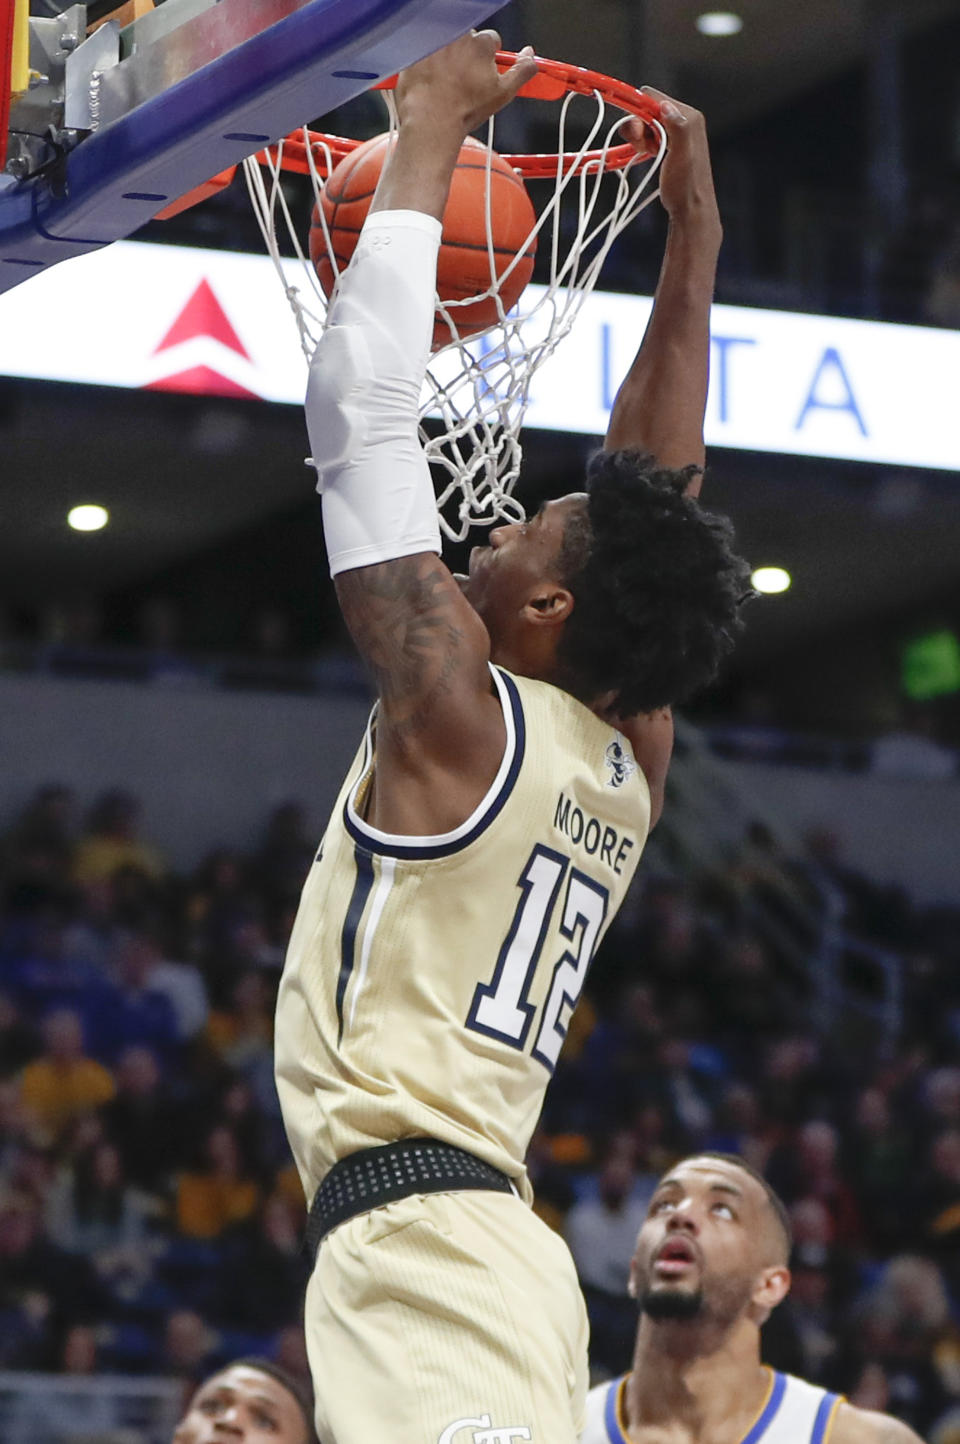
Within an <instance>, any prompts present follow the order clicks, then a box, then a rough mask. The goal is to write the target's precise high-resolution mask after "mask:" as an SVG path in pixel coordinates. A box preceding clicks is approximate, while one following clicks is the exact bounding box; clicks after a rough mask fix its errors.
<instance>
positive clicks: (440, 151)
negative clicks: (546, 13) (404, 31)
mask: <svg viewBox="0 0 960 1444" xmlns="http://www.w3.org/2000/svg"><path fill="white" fill-rule="evenodd" d="M498 46H499V37H498V36H497V35H496V33H495V32H494V31H483V32H480V33H470V34H469V35H465V36H463V37H461V39H460V40H458V41H456V42H454V44H453V45H450V46H447V47H446V48H445V49H444V50H441V51H438V52H437V54H435V55H433V56H430V57H429V58H428V59H426V60H424V61H421V62H420V63H419V64H417V65H415V66H412V67H411V68H410V69H409V70H408V71H406V72H404V73H403V74H402V75H401V76H400V79H399V82H398V86H397V97H396V98H397V110H398V115H399V137H398V140H397V143H396V147H395V149H394V152H393V154H392V156H391V158H390V160H389V162H388V164H387V166H386V167H385V170H384V173H383V176H382V177H381V182H380V185H379V187H378V190H377V194H376V196H375V198H374V201H373V203H372V205H371V209H370V215H369V216H368V218H367V221H366V224H365V226H364V229H363V233H362V235H361V238H360V242H359V244H358V246H357V249H356V252H355V253H354V257H353V260H352V261H351V264H350V266H349V268H348V269H347V271H346V272H345V273H344V275H343V277H342V279H341V282H340V285H339V289H338V293H337V296H336V299H335V301H334V303H333V305H332V307H331V310H330V315H329V320H328V325H327V328H326V330H325V332H324V334H323V336H322V337H321V340H320V342H319V344H318V346H317V349H316V353H315V355H314V358H313V362H312V364H311V370H310V381H309V385H308V391H307V401H306V411H307V425H308V430H309V434H310V441H311V446H312V449H313V457H314V461H315V463H316V466H317V471H318V474H319V477H320V486H319V489H320V490H321V491H322V494H323V519H324V532H325V536H326V542H327V551H328V555H329V558H330V568H331V572H332V574H333V575H334V577H335V579H336V585H337V595H338V598H339V601H340V606H341V609H342V611H343V615H344V618H345V620H346V622H347V625H348V627H349V629H350V631H351V633H352V635H353V638H354V641H355V642H356V644H357V646H358V648H359V650H360V652H361V654H362V656H363V657H364V659H365V660H366V662H367V663H368V665H369V666H370V668H371V670H372V672H373V674H374V678H375V680H376V684H377V688H378V691H379V693H380V698H381V709H380V717H379V722H378V739H377V755H378V767H377V770H378V789H379V790H378V805H379V803H381V802H382V800H383V795H384V789H383V786H382V784H383V783H384V779H385V778H388V777H389V778H391V786H392V780H393V774H394V773H398V774H399V775H400V778H401V785H402V782H403V779H404V777H406V778H407V779H409V777H410V776H413V777H414V778H415V779H416V781H417V782H418V784H422V783H423V781H424V780H425V773H426V775H427V780H428V781H429V780H430V777H431V773H430V769H431V768H433V767H435V766H436V765H437V764H442V763H443V761H444V760H445V759H446V760H450V761H452V760H454V759H456V760H457V761H458V762H459V764H460V768H461V773H462V774H464V775H465V780H466V785H467V789H468V791H469V786H470V780H471V779H470V773H471V770H473V771H475V772H476V773H477V774H478V776H479V777H481V780H485V781H487V782H488V781H489V776H488V775H487V774H489V775H492V773H493V772H494V771H495V769H496V765H497V762H498V761H499V752H500V751H502V747H503V739H504V732H503V722H502V718H501V716H500V711H499V706H498V704H497V702H496V701H495V699H494V697H493V695H492V692H491V683H490V677H489V673H488V670H487V658H488V654H489V640H488V638H487V634H486V630H485V628H484V626H483V623H482V622H481V621H480V619H479V617H478V616H477V615H476V613H475V612H474V611H473V609H472V608H471V607H470V606H469V604H468V603H467V601H466V600H465V598H464V597H463V595H462V593H461V591H460V589H459V587H458V586H457V584H456V583H455V582H454V580H453V577H452V576H451V574H450V572H449V571H448V569H447V568H446V566H444V564H443V563H442V562H441V560H440V557H439V552H440V532H439V526H438V522H437V515H436V507H435V502H434V493H433V486H432V484H431V480H430V473H429V468H428V466H427V463H426V460H425V458H424V456H423V452H422V450H421V447H420V444H419V440H418V433H417V419H418V411H417V407H418V400H419V395H420V389H421V386H422V383H423V376H424V372H425V369H426V365H427V361H428V359H429V354H430V341H431V335H432V330H433V312H434V290H435V279H436V261H437V251H438V248H439V243H440V218H441V217H442V215H443V209H444V206H445V203H446V199H447V194H448V190H449V186H450V180H451V177H452V174H453V169H454V166H455V164H456V160H457V156H458V154H459V151H460V146H461V144H462V143H463V141H464V139H465V138H466V136H467V135H468V133H469V132H470V131H471V130H472V129H474V128H475V127H476V126H478V125H480V124H481V123H482V122H483V121H484V120H486V119H487V117H488V116H490V115H492V114H493V113H494V112H496V111H497V110H499V109H500V108H501V107H502V106H503V105H505V104H506V103H507V102H508V101H509V100H511V99H512V98H513V96H514V95H515V94H516V92H517V90H518V89H519V88H520V86H521V85H522V84H523V83H524V81H525V80H527V79H529V78H530V76H531V75H532V74H533V73H534V72H535V70H536V66H535V64H534V62H533V61H532V59H530V58H528V57H527V56H526V55H524V56H522V57H521V58H520V59H519V60H518V61H517V63H516V64H515V66H514V67H513V69H512V70H510V71H508V72H507V73H506V74H503V75H501V74H500V72H499V71H498V69H497V67H496V64H495V61H494V56H495V53H496V50H497V48H498ZM451 805H452V807H453V810H454V811H456V810H457V809H458V807H459V806H460V803H458V802H457V801H453V803H452V804H451ZM400 821H403V822H407V823H409V824H410V825H413V826H415V825H416V823H417V818H416V817H412V818H411V817H410V816H409V809H407V814H405V815H404V816H403V817H402V818H401V819H400ZM400 821H398V819H397V818H396V817H395V816H394V817H391V818H385V819H382V822H381V825H385V826H391V827H393V828H398V827H399V825H400ZM432 821H434V822H436V823H438V824H439V823H440V822H442V821H443V819H432Z"/></svg>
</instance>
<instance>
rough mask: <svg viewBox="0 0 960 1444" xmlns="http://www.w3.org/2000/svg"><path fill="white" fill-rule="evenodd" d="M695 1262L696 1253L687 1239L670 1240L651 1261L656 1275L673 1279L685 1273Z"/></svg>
mask: <svg viewBox="0 0 960 1444" xmlns="http://www.w3.org/2000/svg"><path fill="white" fill-rule="evenodd" d="M696 1262H697V1251H696V1249H695V1248H694V1246H693V1244H692V1243H691V1242H690V1240H689V1239H685V1238H671V1239H668V1240H667V1242H666V1243H665V1244H664V1245H663V1247H662V1248H661V1249H660V1251H659V1253H658V1254H657V1256H656V1258H655V1259H654V1261H653V1267H654V1269H655V1270H656V1272H657V1273H658V1274H661V1275H666V1276H668V1277H670V1278H673V1277H674V1276H676V1275H679V1274H682V1273H685V1272H686V1270H687V1269H688V1268H690V1267H691V1266H692V1265H693V1264H695V1263H696Z"/></svg>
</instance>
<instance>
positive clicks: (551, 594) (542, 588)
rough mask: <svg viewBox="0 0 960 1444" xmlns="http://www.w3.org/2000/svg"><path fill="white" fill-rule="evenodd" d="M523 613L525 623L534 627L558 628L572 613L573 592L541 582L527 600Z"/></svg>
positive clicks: (553, 583)
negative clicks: (527, 622)
mask: <svg viewBox="0 0 960 1444" xmlns="http://www.w3.org/2000/svg"><path fill="white" fill-rule="evenodd" d="M523 611H524V615H525V617H526V619H527V621H529V622H532V623H534V625H536V626H539V627H542V626H548V627H556V626H559V625H560V624H561V623H562V622H565V621H566V620H567V618H568V617H569V616H570V613H571V612H572V611H573V592H571V591H569V590H568V588H567V587H561V586H558V585H557V584H556V583H555V582H542V583H540V585H539V586H537V587H536V589H535V590H534V591H533V592H531V594H530V596H529V597H528V598H527V601H526V603H525V605H524V608H523Z"/></svg>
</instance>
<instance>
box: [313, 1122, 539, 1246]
mask: <svg viewBox="0 0 960 1444" xmlns="http://www.w3.org/2000/svg"><path fill="white" fill-rule="evenodd" d="M465 1188H485V1189H493V1190H494V1191H495V1192H497V1193H513V1192H515V1190H514V1187H513V1184H512V1183H511V1182H510V1180H509V1178H508V1177H507V1175H506V1174H505V1173H501V1172H500V1169H499V1168H494V1167H493V1165H492V1164H490V1163H484V1161H483V1159H482V1158H476V1157H475V1156H474V1155H473V1154H472V1153H468V1152H467V1151H466V1149H463V1148H457V1147H455V1145H454V1144H452V1143H442V1142H441V1141H440V1139H439V1138H405V1139H403V1140H402V1141H401V1142H400V1143H385V1144H383V1146H382V1147H380V1148H364V1149H361V1151H360V1152H359V1153H351V1154H350V1155H349V1157H347V1158H341V1159H340V1162H339V1163H335V1164H334V1165H333V1167H332V1168H331V1170H330V1172H329V1173H328V1174H327V1176H326V1178H325V1179H324V1180H323V1182H322V1183H321V1185H320V1187H319V1188H318V1189H317V1192H316V1194H315V1196H314V1200H313V1203H312V1204H311V1206H310V1217H309V1219H308V1220H307V1232H306V1237H305V1240H304V1242H305V1244H306V1248H307V1251H308V1253H309V1254H310V1257H311V1259H315V1258H316V1256H317V1249H318V1248H319V1247H320V1244H321V1243H322V1241H323V1239H324V1238H325V1237H326V1235H327V1234H328V1233H329V1232H330V1230H331V1229H334V1228H337V1227H338V1226H339V1225H340V1224H341V1223H346V1221H347V1219H348V1218H353V1217H355V1215H356V1214H358V1213H366V1212H367V1211H368V1210H369V1209H371V1208H379V1207H380V1206H381V1204H384V1203H395V1202H396V1201H397V1199H400V1198H408V1197H409V1196H410V1194H412V1193H449V1192H451V1191H452V1190H454V1189H458V1190H459V1189H465Z"/></svg>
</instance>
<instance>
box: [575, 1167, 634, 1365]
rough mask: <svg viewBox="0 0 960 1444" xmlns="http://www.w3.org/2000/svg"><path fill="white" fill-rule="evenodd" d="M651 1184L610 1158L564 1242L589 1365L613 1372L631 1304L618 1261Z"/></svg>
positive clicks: (629, 1250)
mask: <svg viewBox="0 0 960 1444" xmlns="http://www.w3.org/2000/svg"><path fill="white" fill-rule="evenodd" d="M655 1183H656V1180H655V1179H650V1178H646V1179H645V1180H644V1181H643V1184H641V1183H640V1181H639V1180H638V1178H637V1175H636V1173H635V1172H634V1170H633V1168H632V1166H631V1164H630V1161H629V1159H627V1158H624V1157H622V1156H621V1157H613V1158H611V1159H609V1161H608V1162H607V1163H606V1164H605V1166H604V1168H603V1170H602V1172H601V1174H600V1177H599V1179H598V1181H597V1197H596V1198H594V1199H587V1200H584V1201H583V1202H582V1203H578V1204H575V1205H574V1207H573V1208H572V1209H571V1210H570V1212H569V1214H568V1215H567V1221H566V1228H565V1233H566V1239H567V1243H568V1244H569V1246H570V1252H571V1253H572V1254H573V1259H574V1262H575V1264H576V1265H577V1273H578V1274H579V1276H580V1282H581V1285H582V1286H583V1293H584V1298H585V1300H586V1304H587V1313H588V1315H589V1317H590V1332H591V1337H592V1339H593V1354H592V1357H593V1360H594V1362H595V1364H598V1365H599V1366H600V1367H602V1368H605V1369H607V1370H609V1372H610V1373H616V1372H617V1371H618V1370H619V1369H621V1368H623V1367H625V1359H624V1349H625V1348H626V1350H627V1354H628V1355H629V1347H630V1341H631V1330H632V1325H633V1323H634V1322H635V1320H636V1305H635V1304H634V1302H633V1300H632V1299H631V1298H630V1295H629V1293H628V1292H627V1284H628V1272H627V1269H626V1267H625V1265H624V1259H629V1258H631V1257H632V1256H633V1246H634V1243H635V1241H636V1237H637V1234H638V1233H639V1231H640V1225H641V1223H642V1222H643V1220H644V1218H645V1217H646V1212H647V1205H648V1203H649V1201H650V1197H651V1195H652V1193H653V1189H654V1187H655Z"/></svg>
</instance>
